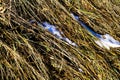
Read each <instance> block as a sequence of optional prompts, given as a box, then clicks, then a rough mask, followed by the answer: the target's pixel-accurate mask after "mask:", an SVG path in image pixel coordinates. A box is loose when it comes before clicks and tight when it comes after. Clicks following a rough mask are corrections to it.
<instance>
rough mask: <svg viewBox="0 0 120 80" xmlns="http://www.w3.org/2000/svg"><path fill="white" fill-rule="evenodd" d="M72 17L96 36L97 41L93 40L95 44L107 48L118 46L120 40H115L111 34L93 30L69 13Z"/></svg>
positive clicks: (119, 45) (76, 16)
mask: <svg viewBox="0 0 120 80" xmlns="http://www.w3.org/2000/svg"><path fill="white" fill-rule="evenodd" d="M71 15H72V17H73V18H74V19H75V20H76V21H78V22H79V24H81V25H82V26H83V27H84V28H85V29H87V30H88V31H89V32H90V33H91V34H92V35H94V36H95V37H97V38H98V40H97V41H95V43H96V44H98V45H99V46H100V47H104V48H106V49H108V50H110V47H112V48H116V47H120V42H119V41H117V40H115V39H114V38H113V37H112V36H110V35H109V34H105V35H101V34H98V33H96V32H95V31H93V30H92V29H90V28H89V26H87V25H86V24H84V23H82V21H80V20H79V16H78V15H75V14H73V13H71Z"/></svg>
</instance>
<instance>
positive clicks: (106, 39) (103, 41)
mask: <svg viewBox="0 0 120 80" xmlns="http://www.w3.org/2000/svg"><path fill="white" fill-rule="evenodd" d="M102 36H103V37H102V38H99V40H97V41H95V43H96V44H98V45H99V46H100V47H103V48H106V49H108V50H110V48H111V47H112V48H117V47H120V42H119V41H117V40H115V39H114V38H113V37H112V36H110V35H109V34H105V35H102Z"/></svg>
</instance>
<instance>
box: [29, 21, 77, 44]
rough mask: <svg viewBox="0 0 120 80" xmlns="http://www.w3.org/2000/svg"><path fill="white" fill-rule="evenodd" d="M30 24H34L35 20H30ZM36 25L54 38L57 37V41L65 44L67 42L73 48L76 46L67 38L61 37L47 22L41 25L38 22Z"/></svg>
mask: <svg viewBox="0 0 120 80" xmlns="http://www.w3.org/2000/svg"><path fill="white" fill-rule="evenodd" d="M29 22H30V23H34V22H36V21H35V20H31V21H29ZM37 24H38V25H39V26H42V27H43V28H44V29H46V30H48V31H49V32H50V33H52V34H53V35H54V36H55V37H57V38H58V39H61V40H63V41H65V42H67V43H68V44H71V45H73V46H77V44H76V43H74V42H72V41H71V40H69V39H68V38H66V37H62V35H61V33H62V32H60V31H59V30H57V29H56V27H55V26H54V25H52V24H50V23H48V22H46V21H45V22H43V23H42V24H40V23H39V22H37Z"/></svg>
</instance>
